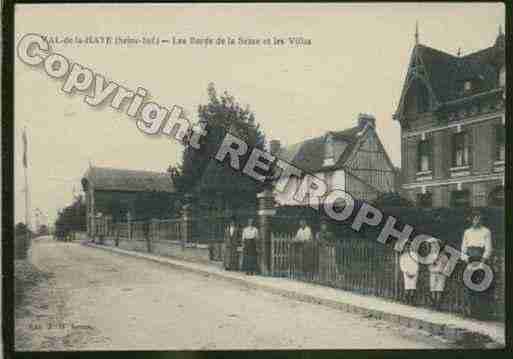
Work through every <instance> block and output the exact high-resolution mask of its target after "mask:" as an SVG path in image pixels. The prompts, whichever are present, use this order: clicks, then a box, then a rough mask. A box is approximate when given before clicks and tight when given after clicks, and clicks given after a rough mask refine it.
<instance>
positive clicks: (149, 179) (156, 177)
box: [82, 167, 175, 193]
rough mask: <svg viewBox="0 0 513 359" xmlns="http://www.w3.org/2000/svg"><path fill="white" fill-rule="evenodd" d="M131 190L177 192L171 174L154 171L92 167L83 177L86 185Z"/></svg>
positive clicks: (114, 189)
mask: <svg viewBox="0 0 513 359" xmlns="http://www.w3.org/2000/svg"><path fill="white" fill-rule="evenodd" d="M89 184H91V185H92V186H93V187H94V188H95V189H100V190H110V191H130V192H171V193H172V192H175V186H174V184H173V181H172V179H171V177H170V175H169V174H167V173H161V172H152V171H136V170H127V169H118V168H109V167H90V168H89V169H88V170H87V172H86V173H85V175H84V177H83V179H82V185H83V186H84V187H85V186H87V185H89Z"/></svg>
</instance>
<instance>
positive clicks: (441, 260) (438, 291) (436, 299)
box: [428, 238, 449, 310]
mask: <svg viewBox="0 0 513 359" xmlns="http://www.w3.org/2000/svg"><path fill="white" fill-rule="evenodd" d="M429 242H431V243H438V246H439V248H440V253H439V254H438V257H437V258H436V260H435V261H434V262H433V263H431V264H430V265H429V266H428V269H429V290H430V292H431V304H432V306H433V308H434V309H436V310H440V307H441V304H442V294H443V292H444V289H445V280H446V278H447V277H446V276H445V275H444V274H443V273H442V272H443V270H444V268H445V266H446V264H447V262H449V257H447V254H445V252H443V251H442V248H443V246H442V244H441V242H440V240H438V239H436V238H432V239H431V240H430V241H429Z"/></svg>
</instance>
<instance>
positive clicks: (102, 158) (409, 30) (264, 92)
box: [14, 3, 505, 223]
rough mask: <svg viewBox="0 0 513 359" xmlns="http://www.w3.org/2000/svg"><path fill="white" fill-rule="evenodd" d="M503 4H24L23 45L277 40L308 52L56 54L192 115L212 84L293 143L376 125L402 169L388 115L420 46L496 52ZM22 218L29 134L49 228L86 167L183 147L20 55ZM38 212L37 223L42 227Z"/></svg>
mask: <svg viewBox="0 0 513 359" xmlns="http://www.w3.org/2000/svg"><path fill="white" fill-rule="evenodd" d="M504 14H505V10H504V6H503V5H502V4H501V3H418V4H415V3H405V4H400V3H397V4H392V3H384V4H351V3H349V4H340V3H339V4H319V3H317V4H293V3H285V4H244V5H242V4H183V3H182V4H159V5H151V4H146V5H142V4H131V5H120V4H116V5H108V4H103V5H98V4H95V5H92V4H76V5H70V4H62V5H55V4H44V5H33V4H30V5H28V4H22V5H20V4H18V5H16V8H15V32H16V35H15V36H16V39H15V41H16V43H17V42H18V41H19V40H20V39H21V37H22V36H23V35H24V34H27V33H38V34H44V35H50V36H59V37H61V38H63V37H64V36H71V37H75V36H81V37H83V36H87V35H96V36H101V35H105V36H114V37H115V36H124V37H126V36H132V37H137V36H148V37H151V36H153V35H155V36H159V37H161V38H171V37H172V36H175V37H185V38H189V37H191V36H193V37H206V36H209V37H213V38H217V37H226V36H230V37H234V38H236V39H237V38H238V37H251V38H263V37H282V38H287V37H289V36H297V37H303V38H306V39H309V40H310V41H311V45H308V46H307V45H305V46H297V47H293V46H282V47H266V46H233V47H229V48H228V47H201V46H191V45H187V46H170V45H167V46H151V45H123V46H121V45H119V46H114V45H111V46H105V45H92V44H89V45H84V44H76V43H73V44H55V45H53V47H52V49H53V51H54V52H59V53H62V54H63V55H64V56H66V57H67V58H69V59H70V60H72V62H77V63H79V64H81V65H83V66H87V67H88V68H90V69H92V70H93V71H94V72H96V73H100V74H103V75H104V76H105V77H106V78H108V79H109V80H112V81H116V82H117V83H119V84H121V85H123V86H125V87H127V88H130V89H133V90H135V89H136V88H137V87H144V88H145V89H147V90H148V92H149V96H148V97H147V98H146V100H149V99H150V98H151V100H152V101H155V102H157V103H159V104H160V105H163V106H168V107H169V108H171V107H172V106H173V105H179V106H181V107H183V108H184V110H185V111H186V113H187V114H188V117H189V118H190V119H191V120H192V121H195V120H197V107H198V105H199V104H205V103H206V102H207V92H206V89H207V86H208V83H210V82H213V83H214V84H215V86H216V88H217V90H218V92H222V91H225V90H226V91H228V92H229V93H230V94H232V95H234V96H235V98H236V99H237V100H238V101H239V102H240V103H241V104H244V105H245V104H248V105H249V106H250V108H251V110H252V111H253V112H254V113H255V116H256V120H257V122H258V123H260V125H261V126H262V128H263V130H264V132H265V134H266V137H267V139H268V140H271V139H279V140H280V141H281V142H282V144H284V145H287V144H293V143H296V142H299V141H302V140H304V139H307V138H311V137H314V136H320V135H323V134H324V133H326V132H327V131H337V130H342V129H345V128H348V127H352V126H354V125H355V124H356V118H357V116H358V114H359V113H362V112H364V113H370V114H373V115H374V116H375V117H376V125H377V131H378V134H379V136H380V138H381V140H382V142H383V144H384V146H385V149H386V150H387V152H388V154H389V156H390V158H391V159H392V162H394V164H395V165H396V166H400V164H401V158H400V157H401V153H400V129H399V125H398V123H397V122H395V121H393V120H392V115H393V113H394V112H395V110H396V107H397V103H398V101H399V97H400V93H401V89H402V86H403V81H404V78H405V76H406V70H407V66H408V62H409V58H410V54H411V51H412V48H413V46H414V33H415V22H416V21H418V24H419V25H418V27H419V40H420V43H422V44H424V45H427V46H431V47H434V48H437V49H440V50H442V51H446V52H449V53H451V54H456V53H457V51H458V48H461V53H462V54H463V55H464V54H468V53H471V52H473V51H477V50H480V49H482V48H485V47H488V46H491V45H492V44H493V43H494V41H495V38H496V36H497V34H498V28H499V25H502V27H503V29H504V16H505V15H504ZM14 82H15V90H14V93H15V104H14V106H15V108H14V110H15V119H14V120H15V154H14V155H15V159H14V160H15V188H14V190H15V220H16V222H18V221H24V213H25V205H24V192H23V190H24V188H25V178H24V170H23V166H22V153H23V150H22V143H21V134H22V131H23V128H26V129H27V134H28V141H29V146H28V161H29V168H28V171H27V176H28V183H29V188H30V192H29V193H30V208H31V209H32V212H33V211H34V210H35V209H36V208H38V209H40V210H41V211H42V212H43V213H44V214H45V216H46V219H45V220H44V221H46V220H47V221H49V222H50V223H52V222H53V221H54V220H55V218H56V216H57V211H58V210H59V209H61V208H63V207H65V206H66V205H69V204H70V203H71V202H72V199H73V192H75V193H79V192H80V191H81V190H82V188H81V184H80V179H81V177H82V176H83V174H84V173H85V172H86V170H87V169H88V167H89V166H90V165H96V166H109V167H117V168H127V169H139V170H153V171H165V169H166V168H167V167H168V165H169V164H176V163H178V162H179V161H180V159H181V154H182V147H181V145H179V144H177V143H175V142H173V141H171V140H169V139H167V138H165V137H163V136H146V135H143V134H142V133H141V132H140V131H139V130H138V129H137V128H136V125H135V121H134V120H132V119H131V118H130V117H128V116H127V115H126V113H125V112H123V111H116V110H114V109H111V108H108V107H107V108H105V107H103V108H93V107H91V106H89V105H87V104H86V103H85V102H84V96H85V95H86V94H85V93H80V92H77V93H75V94H73V95H67V94H65V93H64V92H63V91H62V90H61V86H62V83H63V81H61V80H55V79H52V78H50V77H49V76H48V75H47V74H46V73H45V72H44V70H42V69H41V68H35V67H31V66H28V65H26V64H24V63H22V62H21V61H20V60H19V59H18V58H15V76H14ZM34 219H35V218H34V216H32V221H33V222H34Z"/></svg>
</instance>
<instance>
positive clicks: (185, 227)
mask: <svg viewBox="0 0 513 359" xmlns="http://www.w3.org/2000/svg"><path fill="white" fill-rule="evenodd" d="M185 198H186V203H185V204H184V205H183V206H182V223H181V224H182V233H181V234H182V238H181V242H182V249H183V248H184V247H185V243H187V242H192V205H191V200H190V199H191V196H190V195H185Z"/></svg>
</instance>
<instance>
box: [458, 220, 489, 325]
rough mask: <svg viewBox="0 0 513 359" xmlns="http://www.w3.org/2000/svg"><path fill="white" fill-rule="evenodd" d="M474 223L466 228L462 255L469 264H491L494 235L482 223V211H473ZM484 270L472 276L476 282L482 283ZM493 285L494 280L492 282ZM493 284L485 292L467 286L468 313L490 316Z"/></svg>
mask: <svg viewBox="0 0 513 359" xmlns="http://www.w3.org/2000/svg"><path fill="white" fill-rule="evenodd" d="M471 218H472V225H471V226H470V228H468V229H467V230H465V232H464V234H463V240H462V243H461V257H462V260H464V261H465V262H467V263H470V264H469V265H472V266H477V269H479V268H480V266H482V263H486V264H488V265H490V264H491V263H489V261H490V257H491V256H492V235H491V232H490V230H489V229H488V228H486V227H485V226H483V225H482V224H481V213H480V212H479V211H477V210H476V211H474V212H472V216H471ZM483 277H484V271H483V270H476V271H475V272H474V275H473V276H472V281H473V282H474V283H480V282H481V281H482V280H483ZM492 285H493V282H492ZM492 285H490V286H489V287H488V289H486V290H485V291H484V292H476V291H473V290H471V289H469V288H467V287H465V299H466V312H467V315H469V316H472V317H476V318H479V319H486V317H487V316H488V314H489V313H488V311H487V309H489V303H487V299H489V296H490V293H491V292H493V290H492Z"/></svg>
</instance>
